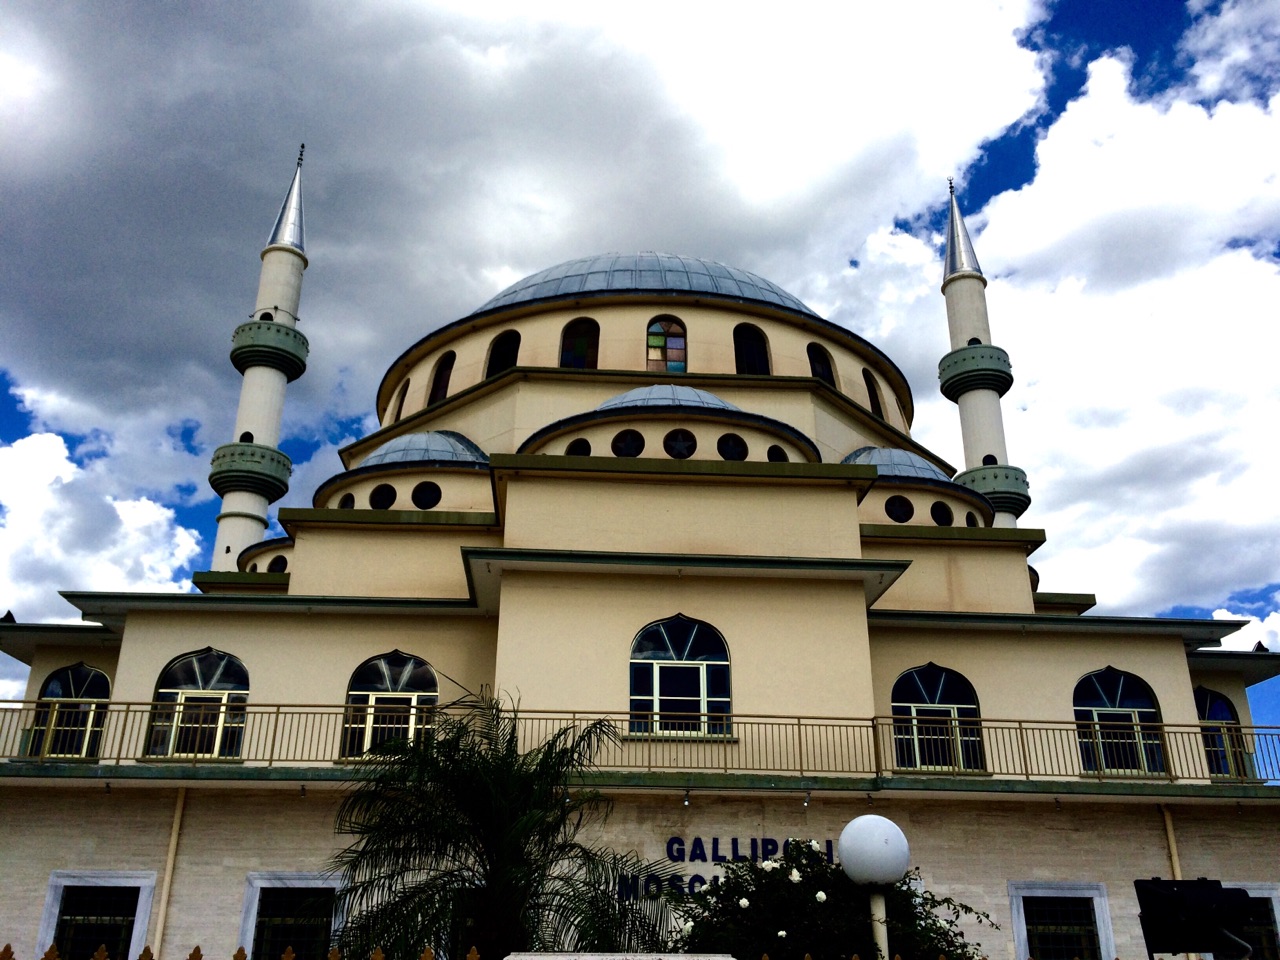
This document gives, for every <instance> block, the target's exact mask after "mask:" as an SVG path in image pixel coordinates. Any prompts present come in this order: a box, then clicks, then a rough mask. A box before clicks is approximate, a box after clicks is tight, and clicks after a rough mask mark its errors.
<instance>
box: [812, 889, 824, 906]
mask: <svg viewBox="0 0 1280 960" xmlns="http://www.w3.org/2000/svg"><path fill="white" fill-rule="evenodd" d="M813 899H815V900H817V901H818V902H819V903H826V902H827V895H826V894H825V893H823V892H822V891H821V890H819V891H818V892H817V893H815V894H814V895H813Z"/></svg>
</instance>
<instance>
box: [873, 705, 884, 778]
mask: <svg viewBox="0 0 1280 960" xmlns="http://www.w3.org/2000/svg"><path fill="white" fill-rule="evenodd" d="M879 719H880V718H879V717H872V718H871V762H872V763H873V764H874V765H875V768H876V769H875V775H876V776H877V777H878V776H880V775H881V773H882V772H883V771H884V756H883V753H884V751H883V750H881V748H880V724H879V723H878V722H877V721H878V720H879Z"/></svg>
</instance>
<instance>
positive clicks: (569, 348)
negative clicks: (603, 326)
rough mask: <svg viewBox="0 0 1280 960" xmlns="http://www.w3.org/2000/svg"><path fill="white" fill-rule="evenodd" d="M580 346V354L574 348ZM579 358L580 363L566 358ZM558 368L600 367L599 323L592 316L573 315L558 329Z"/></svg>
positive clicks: (589, 368)
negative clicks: (581, 348) (579, 355)
mask: <svg viewBox="0 0 1280 960" xmlns="http://www.w3.org/2000/svg"><path fill="white" fill-rule="evenodd" d="M578 346H582V347H583V350H582V356H581V357H578V355H577V352H576V348H577V347H578ZM577 359H581V360H582V361H583V362H582V364H581V365H579V364H577V363H566V362H565V361H566V360H577ZM560 368H561V369H563V370H598V369H600V323H599V321H597V320H596V319H595V318H594V317H575V318H574V319H572V320H570V321H569V322H568V323H566V324H565V325H564V327H563V328H561V330H560Z"/></svg>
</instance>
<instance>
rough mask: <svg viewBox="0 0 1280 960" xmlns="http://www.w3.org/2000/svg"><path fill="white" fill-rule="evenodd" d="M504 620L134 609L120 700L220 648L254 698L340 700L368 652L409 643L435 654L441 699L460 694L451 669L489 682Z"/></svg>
mask: <svg viewBox="0 0 1280 960" xmlns="http://www.w3.org/2000/svg"><path fill="white" fill-rule="evenodd" d="M496 632H497V627H496V624H495V623H494V622H493V621H492V619H490V618H486V617H479V616H471V617H466V616H382V617H376V616H369V615H361V614H333V613H325V612H323V611H317V612H314V613H311V614H302V613H298V614H272V615H264V614H258V615H255V614H248V613H245V614H236V613H222V614H201V615H187V616H181V615H175V614H169V613H146V614H139V613H135V614H133V615H132V616H130V618H129V621H128V623H127V625H126V629H125V643H124V645H123V648H122V654H121V658H120V667H119V671H118V674H117V676H118V681H117V683H116V687H115V690H114V692H113V696H114V699H116V700H124V701H149V700H151V698H152V695H153V693H154V691H155V685H156V680H157V678H158V677H159V675H160V672H161V671H162V670H163V669H164V667H165V665H166V664H168V663H169V661H170V660H172V659H173V658H175V657H177V656H179V655H181V654H185V653H190V652H193V651H198V650H203V649H204V648H205V647H214V648H215V649H218V650H222V651H224V652H226V653H230V654H233V655H234V656H236V657H237V658H239V660H240V661H241V662H242V663H243V664H244V666H245V669H246V670H248V671H249V686H250V694H249V702H250V703H251V704H252V703H259V704H277V703H295V704H340V703H343V702H344V701H345V700H346V693H347V683H348V681H349V680H350V678H351V673H352V671H354V670H355V669H356V667H358V666H359V665H360V664H361V663H363V662H364V661H365V660H367V659H369V658H370V657H375V656H378V655H380V654H383V653H388V652H390V651H392V650H397V649H398V650H402V651H403V652H405V653H409V654H413V655H414V656H418V657H421V658H423V659H425V660H426V661H428V662H429V663H430V664H431V665H432V666H433V667H434V668H435V669H436V672H437V674H438V675H442V676H440V684H441V696H442V699H450V698H452V697H454V696H456V695H457V694H458V691H457V689H456V688H451V687H450V685H449V683H448V681H447V680H446V679H445V676H443V675H447V676H449V677H452V678H454V680H456V681H457V682H458V683H459V684H461V685H462V686H464V687H467V688H469V689H471V690H479V688H480V686H481V685H482V684H485V683H489V682H490V681H491V679H492V677H493V669H494V666H493V664H494V641H495V637H496Z"/></svg>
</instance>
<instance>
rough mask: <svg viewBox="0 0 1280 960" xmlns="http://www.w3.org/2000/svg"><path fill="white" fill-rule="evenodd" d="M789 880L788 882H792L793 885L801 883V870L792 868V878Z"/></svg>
mask: <svg viewBox="0 0 1280 960" xmlns="http://www.w3.org/2000/svg"><path fill="white" fill-rule="evenodd" d="M787 879H788V880H790V881H791V882H792V883H799V882H800V871H799V870H797V869H796V868H795V867H792V868H791V876H790V877H788V878H787Z"/></svg>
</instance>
